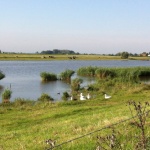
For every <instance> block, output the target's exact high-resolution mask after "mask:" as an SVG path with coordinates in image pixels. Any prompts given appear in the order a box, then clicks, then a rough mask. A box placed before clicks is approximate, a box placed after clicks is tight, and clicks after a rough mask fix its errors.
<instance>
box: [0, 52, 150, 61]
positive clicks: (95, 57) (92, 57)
mask: <svg viewBox="0 0 150 150" xmlns="http://www.w3.org/2000/svg"><path fill="white" fill-rule="evenodd" d="M49 56H54V58H51V57H49ZM73 56H76V59H75V60H123V59H121V56H104V55H98V54H97V55H48V54H45V55H43V54H23V53H22V54H21V53H20V54H3V53H1V54H0V60H27V61H28V60H34V61H35V60H37V61H39V60H41V61H43V60H44V61H45V60H70V59H69V58H68V57H73ZM128 59H129V60H149V57H129V58H128ZM71 61H72V60H71Z"/></svg>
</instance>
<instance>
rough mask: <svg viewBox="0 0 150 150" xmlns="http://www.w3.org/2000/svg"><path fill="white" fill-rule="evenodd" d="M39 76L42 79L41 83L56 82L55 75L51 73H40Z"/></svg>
mask: <svg viewBox="0 0 150 150" xmlns="http://www.w3.org/2000/svg"><path fill="white" fill-rule="evenodd" d="M40 76H41V78H42V81H56V80H57V75H56V74H53V73H48V72H41V73H40Z"/></svg>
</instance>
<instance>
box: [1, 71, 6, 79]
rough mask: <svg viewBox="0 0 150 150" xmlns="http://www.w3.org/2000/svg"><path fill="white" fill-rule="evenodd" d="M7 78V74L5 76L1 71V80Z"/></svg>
mask: <svg viewBox="0 0 150 150" xmlns="http://www.w3.org/2000/svg"><path fill="white" fill-rule="evenodd" d="M3 78H5V74H3V73H2V72H1V71H0V80H1V79H3Z"/></svg>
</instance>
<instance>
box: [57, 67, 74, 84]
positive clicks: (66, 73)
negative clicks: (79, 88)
mask: <svg viewBox="0 0 150 150" xmlns="http://www.w3.org/2000/svg"><path fill="white" fill-rule="evenodd" d="M74 73H75V72H74V71H73V70H69V69H67V70H66V71H64V72H62V73H61V74H60V78H61V80H63V81H70V79H71V76H72V75H73V74H74Z"/></svg>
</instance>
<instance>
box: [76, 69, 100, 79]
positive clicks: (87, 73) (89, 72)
mask: <svg viewBox="0 0 150 150" xmlns="http://www.w3.org/2000/svg"><path fill="white" fill-rule="evenodd" d="M97 69H98V67H92V66H89V67H81V68H79V69H78V70H77V74H78V75H80V76H90V77H93V76H95V71H96V70H97Z"/></svg>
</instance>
